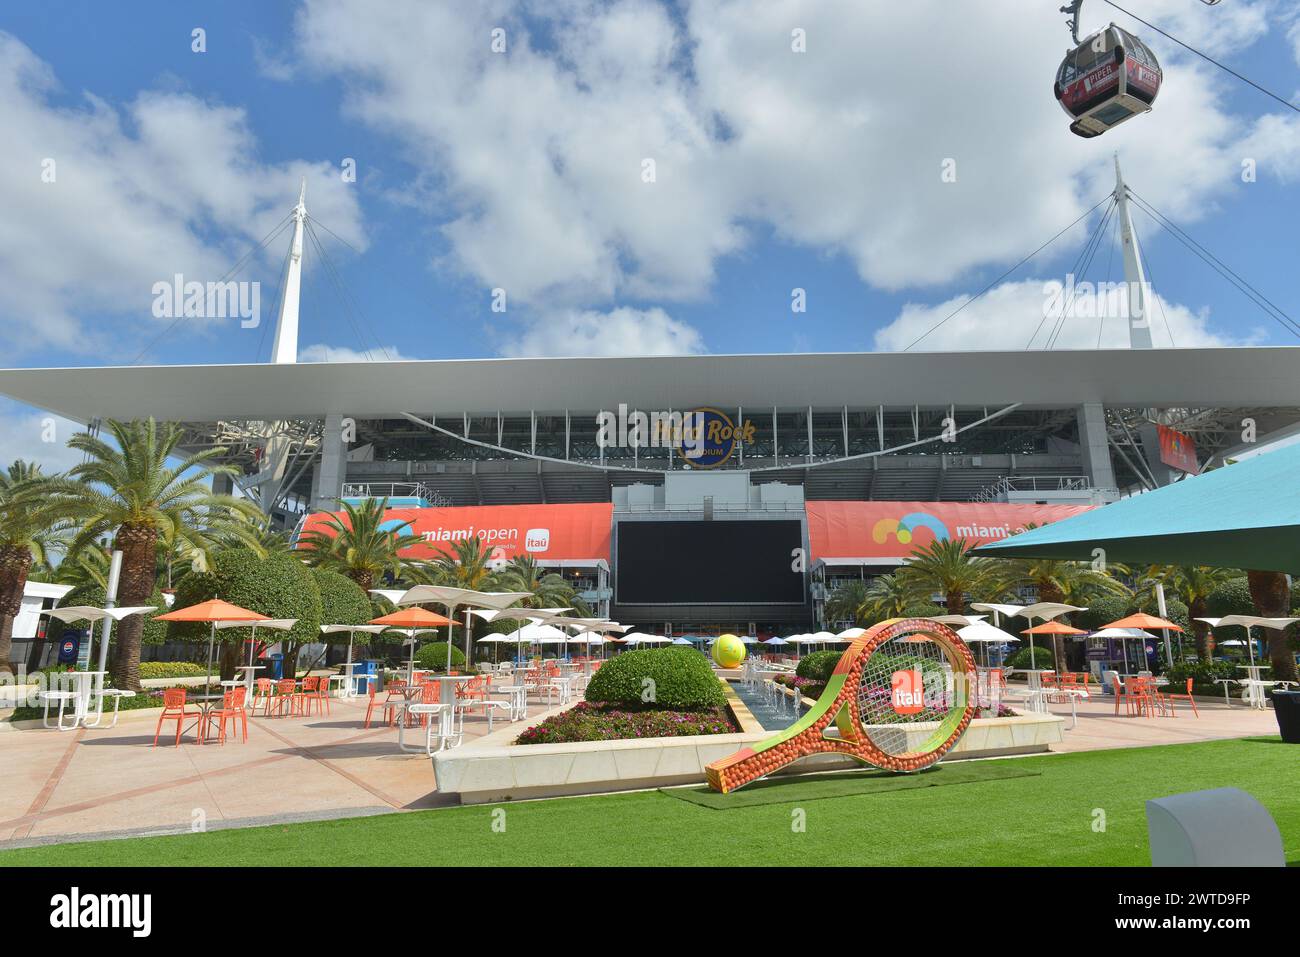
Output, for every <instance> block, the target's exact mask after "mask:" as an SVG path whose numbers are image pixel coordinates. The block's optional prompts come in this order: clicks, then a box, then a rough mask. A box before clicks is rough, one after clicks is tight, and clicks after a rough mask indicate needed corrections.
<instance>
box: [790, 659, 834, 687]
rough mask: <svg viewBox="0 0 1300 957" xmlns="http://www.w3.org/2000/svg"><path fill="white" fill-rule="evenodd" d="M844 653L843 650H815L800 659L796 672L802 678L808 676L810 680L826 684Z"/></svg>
mask: <svg viewBox="0 0 1300 957" xmlns="http://www.w3.org/2000/svg"><path fill="white" fill-rule="evenodd" d="M843 654H844V652H842V651H814V652H813V653H812V654H811V655H805V656H804V657H803V658H800V659H799V665H798V667H796V668H795V669H794V673H795V674H796V675H798V676H799V677H800V678H807V679H808V680H809V681H815V682H817V683H818V684H823V685H824V684H825V683H826V682H827V681H829V680H830V677H831V672H832V671H834V670H835V666H836V665H837V664H839V663H840V657H841V656H842V655H843Z"/></svg>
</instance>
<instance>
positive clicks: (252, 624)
mask: <svg viewBox="0 0 1300 957" xmlns="http://www.w3.org/2000/svg"><path fill="white" fill-rule="evenodd" d="M296 624H298V619H297V618H268V619H266V620H265V621H219V622H217V624H216V627H217V630H218V631H225V630H226V629H227V628H251V629H253V631H252V634H250V635H249V636H248V675H247V677H245V678H244V687H246V688H247V689H248V690H249V692H250V693H251V692H252V690H253V651H254V650H255V649H256V648H257V629H259V628H272V629H274V630H276V631H288V630H289V629H290V628H292V627H293V626H294V625H296Z"/></svg>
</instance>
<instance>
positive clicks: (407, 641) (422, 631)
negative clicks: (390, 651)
mask: <svg viewBox="0 0 1300 957" xmlns="http://www.w3.org/2000/svg"><path fill="white" fill-rule="evenodd" d="M385 630H386V631H395V632H397V633H398V634H399V635H405V636H406V637H405V638H403V639H402V644H404V645H410V646H411V659H410V661H408V662H407V663H406V677H407V680H408V681H410V680H412V679H413V678H414V677H415V646H416V644H417V643H418V642H416V640H415V637H416V635H427V634H429V633H433V634H434V635H437V634H438V629H437V628H390V627H388V626H385ZM447 657H448V659H450V658H451V655H450V654H448V655H447ZM447 673H448V674H451V661H450V660H448V662H447Z"/></svg>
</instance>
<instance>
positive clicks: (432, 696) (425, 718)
mask: <svg viewBox="0 0 1300 957" xmlns="http://www.w3.org/2000/svg"><path fill="white" fill-rule="evenodd" d="M441 691H442V684H441V682H438V681H426V682H425V683H424V685H423V686H422V687H421V688H420V704H437V703H438V696H439V694H440V693H441ZM415 717H416V718H417V720H418V721H419V723H420V727H424V726H425V725H426V724H428V722H429V719H430V718H431V717H432V716H431V715H427V714H421V715H416V716H415Z"/></svg>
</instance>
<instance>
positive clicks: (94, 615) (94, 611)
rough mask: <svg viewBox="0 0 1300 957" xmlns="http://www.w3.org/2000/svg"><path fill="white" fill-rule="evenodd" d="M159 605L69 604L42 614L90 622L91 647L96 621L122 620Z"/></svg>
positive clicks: (89, 640) (44, 611)
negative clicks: (98, 605)
mask: <svg viewBox="0 0 1300 957" xmlns="http://www.w3.org/2000/svg"><path fill="white" fill-rule="evenodd" d="M157 607H158V606H157V605H136V606H133V607H126V608H117V607H113V608H96V607H95V606H94V605H67V606H65V607H63V608H50V609H46V610H42V611H41V614H42V615H49V616H50V617H51V618H57V619H59V621H62V622H64V623H68V622H73V621H88V622H90V633H89V635H87V644H86V647H87V648H89V647H90V645H91V643H92V642H93V641H94V640H95V622H97V621H103V620H104V619H105V618H112V619H113V620H114V621H121V620H122V619H123V618H129V617H130V616H131V615H139V614H141V613H143V612H146V611H154V610H155V609H156V608H157Z"/></svg>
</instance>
